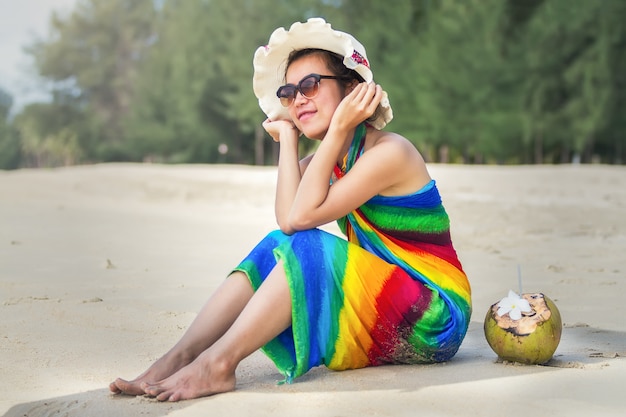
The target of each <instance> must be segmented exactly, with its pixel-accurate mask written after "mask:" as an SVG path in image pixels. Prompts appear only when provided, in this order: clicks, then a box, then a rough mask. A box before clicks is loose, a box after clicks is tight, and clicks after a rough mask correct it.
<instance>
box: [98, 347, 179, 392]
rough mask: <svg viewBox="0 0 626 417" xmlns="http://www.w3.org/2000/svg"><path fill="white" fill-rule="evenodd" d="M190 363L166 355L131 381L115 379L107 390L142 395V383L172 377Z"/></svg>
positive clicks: (177, 356)
mask: <svg viewBox="0 0 626 417" xmlns="http://www.w3.org/2000/svg"><path fill="white" fill-rule="evenodd" d="M190 362H191V360H190V359H183V358H182V357H181V356H179V355H176V354H173V353H167V354H166V355H164V356H163V357H162V358H161V359H159V360H157V361H156V362H155V363H153V364H152V365H151V366H150V367H149V368H148V369H147V370H146V371H145V372H144V373H142V374H141V375H139V376H138V377H137V378H135V379H133V380H132V381H127V380H125V379H122V378H117V379H116V380H115V381H113V382H111V383H110V384H109V390H110V391H111V392H112V393H114V394H126V395H143V394H145V392H144V390H143V388H142V386H141V385H142V384H143V383H146V382H154V381H161V380H162V379H164V378H167V377H169V376H172V375H173V374H175V373H176V372H177V371H178V370H180V369H181V368H183V367H185V366H186V365H188V364H189V363H190Z"/></svg>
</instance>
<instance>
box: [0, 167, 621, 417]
mask: <svg viewBox="0 0 626 417" xmlns="http://www.w3.org/2000/svg"><path fill="white" fill-rule="evenodd" d="M429 169H430V171H431V174H432V175H433V177H434V178H436V180H437V182H438V186H439V187H440V191H441V193H442V196H443V199H444V204H445V206H446V208H447V209H448V212H449V214H450V216H451V220H452V236H453V239H454V242H455V245H456V248H457V251H458V253H459V256H460V259H461V261H462V262H463V265H464V268H465V270H466V272H467V273H468V276H469V277H470V280H471V283H472V289H473V307H474V312H473V315H472V322H471V325H470V330H469V333H468V335H467V338H466V339H465V341H464V343H463V345H462V347H461V349H460V350H459V352H458V354H457V356H455V358H454V359H453V360H451V361H450V362H448V363H444V364H436V365H425V366H385V367H379V368H368V369H362V370H355V371H345V372H332V371H328V370H326V369H325V368H316V369H314V370H313V371H311V372H310V373H308V374H307V375H305V376H304V377H302V378H300V379H298V380H297V381H296V382H295V383H294V384H292V385H277V381H279V380H280V379H281V375H280V374H279V373H278V372H277V370H276V369H275V368H274V366H273V364H272V363H271V362H269V361H268V360H267V359H266V358H265V357H264V356H263V355H262V354H261V353H259V352H257V353H255V354H253V355H252V356H251V357H249V358H248V359H246V360H245V361H244V362H243V363H242V364H241V366H240V368H239V369H238V384H237V389H236V391H234V392H231V393H227V394H222V395H218V396H215V397H210V398H202V399H197V400H192V401H183V402H180V403H159V402H157V401H155V400H153V399H149V398H145V397H132V396H113V395H110V394H109V392H108V389H107V385H108V383H109V382H110V381H112V380H113V379H114V378H115V377H117V376H121V377H125V378H132V377H134V376H136V375H137V374H139V373H140V372H141V371H143V370H144V369H145V368H146V367H147V366H148V365H149V364H151V363H152V362H153V361H154V360H155V359H156V358H158V357H159V356H160V355H161V354H163V353H164V352H165V351H166V350H167V349H168V348H169V347H170V346H171V345H172V344H173V343H174V342H175V341H176V340H177V339H178V338H179V337H180V336H181V335H182V333H183V332H184V330H185V328H186V327H187V326H188V324H189V323H190V322H191V320H192V319H193V318H194V316H195V313H196V312H197V311H198V309H199V308H200V307H201V306H202V304H203V303H204V301H205V300H206V299H207V297H208V296H209V295H210V294H211V293H212V291H213V290H214V289H215V288H216V287H217V285H219V283H220V282H221V281H222V280H223V279H224V277H225V276H226V275H227V274H228V272H229V271H230V269H231V268H232V267H233V266H234V265H236V264H237V263H238V262H239V260H240V259H241V258H242V257H243V256H245V254H246V253H247V251H248V250H249V249H250V248H251V247H252V246H253V245H254V244H255V243H256V242H257V241H258V240H259V239H260V238H261V237H263V236H264V235H265V233H266V232H268V231H269V230H271V229H274V228H275V223H274V217H273V209H272V202H273V189H274V182H275V175H276V170H275V168H272V167H263V168H261V167H245V166H188V165H187V166H162V165H135V164H103V165H95V166H79V167H71V168H63V169H53V170H19V171H12V172H0V415H4V416H7V417H8V416H10V417H17V416H29V417H31V416H116V417H124V416H207V415H218V416H222V415H227V416H240V415H241V416H245V415H254V416H270V415H271V416H295V415H297V416H414V415H425V416H500V415H506V416H507V417H512V416H527V415H537V416H546V415H554V416H585V417H588V416H590V415H593V416H618V415H620V416H622V415H625V414H626V395H624V388H623V387H624V386H625V385H626V362H625V360H624V356H626V321H625V320H624V318H625V316H626V315H625V310H626V309H625V308H624V305H625V304H626V303H625V300H626V168H625V167H610V166H581V165H572V166H569V165H568V166H533V167H529V166H517V167H495V166H454V165H437V164H433V165H430V166H429ZM324 228H325V229H326V230H329V231H331V232H336V231H337V230H336V226H334V225H328V226H325V227H324ZM518 267H519V270H520V271H521V275H522V283H523V291H524V292H543V293H544V294H546V295H548V296H549V297H550V298H552V299H553V300H554V301H555V302H556V304H557V306H558V307H559V310H560V312H561V315H562V317H563V322H564V329H563V336H562V339H561V343H560V345H559V347H558V349H557V351H556V353H555V355H554V358H553V360H552V361H551V362H549V363H548V365H547V366H520V365H513V364H506V363H501V362H499V361H497V358H496V355H495V354H494V353H493V352H492V351H491V349H490V348H489V346H488V344H487V343H486V341H485V338H484V334H483V330H482V324H483V320H484V317H485V314H486V312H487V310H488V308H489V307H490V306H491V304H493V303H495V302H497V301H498V300H499V299H501V298H502V297H504V296H505V295H506V294H507V292H508V290H509V289H513V290H516V291H518Z"/></svg>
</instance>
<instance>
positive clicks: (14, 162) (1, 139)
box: [0, 88, 21, 169]
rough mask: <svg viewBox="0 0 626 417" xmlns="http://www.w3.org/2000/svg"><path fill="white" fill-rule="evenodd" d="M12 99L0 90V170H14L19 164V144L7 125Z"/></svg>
mask: <svg viewBox="0 0 626 417" xmlns="http://www.w3.org/2000/svg"><path fill="white" fill-rule="evenodd" d="M12 105H13V97H12V96H11V95H10V94H9V93H7V92H6V91H4V90H3V89H1V88H0V169H15V168H18V167H19V164H20V158H21V153H20V143H19V139H18V138H17V136H16V135H15V134H14V132H13V129H12V128H11V125H10V124H9V112H10V110H11V106H12Z"/></svg>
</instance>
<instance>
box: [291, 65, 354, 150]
mask: <svg viewBox="0 0 626 417" xmlns="http://www.w3.org/2000/svg"><path fill="white" fill-rule="evenodd" d="M309 74H319V75H335V74H333V73H331V72H330V70H329V69H328V67H327V66H326V63H325V62H324V59H323V58H322V57H321V56H319V55H318V54H312V55H306V56H303V57H302V58H300V59H298V60H296V61H294V62H292V63H291V65H290V66H289V68H288V69H287V76H286V81H287V83H288V84H294V85H297V84H298V83H299V82H300V80H301V79H302V78H304V77H306V76H307V75H309ZM344 91H345V90H344V88H343V86H342V85H341V84H340V81H338V80H333V79H322V80H320V85H319V91H318V93H317V95H316V96H315V97H313V98H306V97H304V96H303V95H302V94H301V93H300V92H298V93H297V94H296V98H295V100H294V101H293V103H292V104H291V105H290V106H289V108H288V110H289V115H290V116H291V119H292V120H293V122H294V124H295V125H296V127H297V128H298V130H300V131H301V132H302V133H303V134H304V135H305V136H306V137H307V138H309V139H323V138H324V136H325V135H326V132H327V131H328V126H329V125H330V120H331V119H332V117H333V114H334V113H335V109H336V108H337V106H338V105H339V103H340V102H341V100H342V99H343V98H344V95H345V93H344Z"/></svg>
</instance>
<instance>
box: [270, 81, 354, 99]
mask: <svg viewBox="0 0 626 417" xmlns="http://www.w3.org/2000/svg"><path fill="white" fill-rule="evenodd" d="M324 79H330V80H348V78H346V77H340V76H337V75H319V74H309V75H307V76H306V77H304V78H303V79H301V80H300V82H299V83H298V85H293V84H285V85H283V86H282V87H280V88H279V89H278V91H276V96H277V97H278V98H279V99H280V104H282V105H283V106H284V107H289V106H291V103H293V101H294V100H295V99H296V94H298V91H299V92H300V94H302V96H303V97H305V98H314V97H315V96H316V95H317V93H318V92H319V91H320V80H324Z"/></svg>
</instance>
